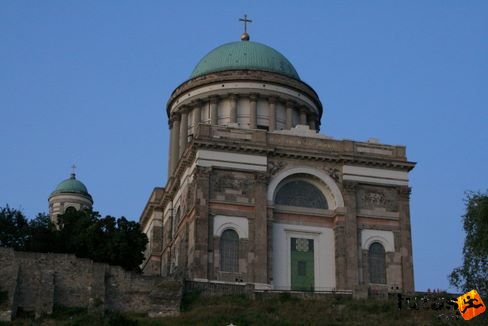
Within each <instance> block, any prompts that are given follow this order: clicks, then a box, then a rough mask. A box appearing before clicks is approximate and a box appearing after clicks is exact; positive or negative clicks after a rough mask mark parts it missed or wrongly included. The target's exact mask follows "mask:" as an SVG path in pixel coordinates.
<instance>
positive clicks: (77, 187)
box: [51, 173, 92, 200]
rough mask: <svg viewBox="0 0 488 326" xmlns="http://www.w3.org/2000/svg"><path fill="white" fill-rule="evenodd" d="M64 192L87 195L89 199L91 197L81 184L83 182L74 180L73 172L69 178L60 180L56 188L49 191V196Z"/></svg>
mask: <svg viewBox="0 0 488 326" xmlns="http://www.w3.org/2000/svg"><path fill="white" fill-rule="evenodd" d="M66 193H69V194H71V193H74V194H80V195H83V196H85V197H88V198H89V199H90V200H91V199H92V197H91V195H90V194H89V193H88V189H86V186H85V185H84V184H83V182H81V181H79V180H76V176H75V174H74V173H72V174H71V176H70V177H69V179H66V180H63V181H61V182H60V183H59V184H58V186H57V187H56V189H54V191H53V192H52V193H51V196H54V195H58V194H66Z"/></svg>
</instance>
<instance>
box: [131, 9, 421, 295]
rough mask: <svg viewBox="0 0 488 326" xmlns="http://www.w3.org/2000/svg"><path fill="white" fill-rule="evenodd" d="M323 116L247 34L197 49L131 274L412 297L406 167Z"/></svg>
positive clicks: (292, 76) (283, 66) (288, 71)
mask: <svg viewBox="0 0 488 326" xmlns="http://www.w3.org/2000/svg"><path fill="white" fill-rule="evenodd" d="M244 20H245V21H246V22H248V20H247V17H245V18H244ZM323 111H324V109H323V105H322V103H321V101H320V99H319V97H318V95H317V93H316V92H315V91H314V90H313V88H312V87H310V86H309V85H307V84H306V83H305V82H303V81H302V80H301V78H300V76H299V74H298V73H297V71H296V69H295V67H294V66H293V65H292V64H291V63H290V61H289V60H288V59H287V58H286V57H285V56H283V55H282V54H281V53H280V52H278V51H277V50H275V49H273V48H271V47H269V46H267V45H264V44H262V43H258V42H253V41H251V40H250V37H249V34H247V32H246V33H244V34H243V36H242V37H241V41H237V42H231V43H227V44H224V45H221V46H219V47H217V48H215V49H213V50H212V51H210V52H209V53H208V54H207V55H205V56H204V57H203V58H202V59H201V60H200V62H198V63H197V65H196V66H195V68H194V69H193V72H192V73H191V75H190V78H189V79H188V80H187V81H186V82H184V83H182V84H181V85H179V86H178V87H177V88H176V89H175V90H174V91H173V93H172V94H171V96H170V98H169V100H168V102H167V105H166V113H167V116H168V121H169V128H170V135H171V136H170V153H169V157H168V158H169V164H168V168H169V171H168V172H169V173H168V176H169V179H168V181H167V183H166V186H165V187H164V188H162V187H157V188H155V189H154V191H153V192H152V194H151V196H150V198H149V201H148V203H147V204H146V206H145V208H144V211H143V213H142V215H141V218H140V223H141V226H142V228H143V230H144V232H145V233H146V234H147V235H148V238H149V245H148V248H147V251H146V261H145V262H144V264H143V266H142V267H143V271H144V273H147V274H161V275H170V274H177V275H181V276H183V277H185V278H186V279H189V280H197V281H198V280H204V281H210V282H213V281H217V282H246V283H250V284H253V285H254V286H255V288H256V289H275V290H304V291H310V290H314V291H332V290H350V291H360V292H361V291H362V293H368V291H369V292H370V293H372V292H375V291H376V292H380V293H387V292H388V291H392V290H393V291H399V290H400V291H413V290H414V283H413V265H412V244H411V234H410V212H409V194H410V188H409V183H408V172H409V171H410V170H411V169H413V167H414V166H415V163H413V162H410V161H408V160H407V158H406V149H405V147H404V146H392V145H386V144H380V143H378V142H377V141H374V140H373V141H367V142H362V141H351V140H335V139H332V138H330V137H327V136H325V135H322V134H320V133H319V131H320V121H321V118H322V115H323Z"/></svg>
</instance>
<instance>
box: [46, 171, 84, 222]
mask: <svg viewBox="0 0 488 326" xmlns="http://www.w3.org/2000/svg"><path fill="white" fill-rule="evenodd" d="M48 202H49V216H50V218H51V222H52V223H54V224H57V222H58V215H61V214H64V212H65V211H66V210H67V209H68V208H69V207H73V208H75V209H76V210H80V209H91V208H92V206H93V199H92V196H91V195H90V193H89V192H88V189H87V188H86V186H85V185H84V184H83V182H81V181H80V180H77V179H76V174H75V172H74V171H73V172H72V173H71V175H70V177H69V178H68V179H66V180H63V181H62V182H60V183H59V184H58V186H57V187H56V189H54V191H53V192H52V193H51V195H50V196H49V199H48Z"/></svg>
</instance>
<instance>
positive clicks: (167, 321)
mask: <svg viewBox="0 0 488 326" xmlns="http://www.w3.org/2000/svg"><path fill="white" fill-rule="evenodd" d="M441 313H444V314H446V313H449V311H446V310H442V311H435V310H431V309H429V310H425V309H424V310H408V309H402V310H399V309H398V307H397V304H396V302H395V301H374V300H352V299H345V298H328V299H326V300H302V299H297V298H293V297H291V296H290V295H287V294H282V295H277V296H275V297H272V298H267V299H259V298H258V299H256V300H251V299H248V298H245V297H241V296H225V297H212V298H199V297H198V296H186V297H185V298H184V301H183V305H182V313H181V315H180V316H178V317H171V318H163V319H149V318H146V317H144V316H138V315H121V314H116V313H107V314H105V316H104V317H100V316H93V315H89V314H87V313H86V311H84V310H82V309H66V308H63V309H57V310H56V311H55V313H54V314H53V315H51V316H49V317H44V318H41V319H40V320H37V321H33V320H32V319H31V318H28V316H26V317H25V318H18V319H17V320H15V321H14V322H13V323H12V324H13V325H73V326H74V325H90V326H95V325H117V326H125V325H127V326H130V325H141V326H146V325H147V326H153V325H154V326H156V325H229V324H231V323H232V324H234V325H237V326H244V325H280V326H281V325H375V326H380V325H467V323H468V322H466V321H464V320H462V319H461V320H458V321H456V320H449V319H446V318H438V316H439V315H440V314H441ZM451 314H452V312H451ZM469 325H488V313H484V314H482V315H481V316H478V317H475V318H474V319H472V320H470V321H469Z"/></svg>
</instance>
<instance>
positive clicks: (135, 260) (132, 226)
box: [0, 206, 148, 271]
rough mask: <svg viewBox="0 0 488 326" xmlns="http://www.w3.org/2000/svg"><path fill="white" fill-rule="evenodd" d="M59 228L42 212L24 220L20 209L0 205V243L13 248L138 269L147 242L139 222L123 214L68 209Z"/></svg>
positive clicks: (59, 217)
mask: <svg viewBox="0 0 488 326" xmlns="http://www.w3.org/2000/svg"><path fill="white" fill-rule="evenodd" d="M58 223H59V227H56V226H55V225H53V224H52V223H51V221H50V218H49V216H48V215H46V214H42V213H41V214H38V215H37V216H36V218H34V219H32V220H31V221H27V219H26V218H25V216H24V215H23V214H22V212H20V211H18V210H15V209H11V208H9V207H8V206H7V207H6V208H0V246H3V247H12V248H14V249H15V250H26V251H37V252H57V253H73V254H75V255H76V256H77V257H80V258H90V259H92V260H94V261H97V262H104V263H109V264H112V265H118V266H122V267H123V268H125V269H127V270H134V271H138V270H139V265H140V264H141V263H142V261H143V259H144V250H145V249H146V244H147V242H148V240H147V237H146V235H145V234H144V233H142V232H141V230H140V227H139V223H136V222H133V221H128V220H127V219H126V218H125V217H121V218H118V219H116V218H114V217H112V216H106V217H104V218H102V217H101V216H100V214H99V213H98V212H95V211H91V210H80V211H77V210H75V209H74V208H68V209H67V210H66V212H65V213H64V214H62V215H59V216H58Z"/></svg>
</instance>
